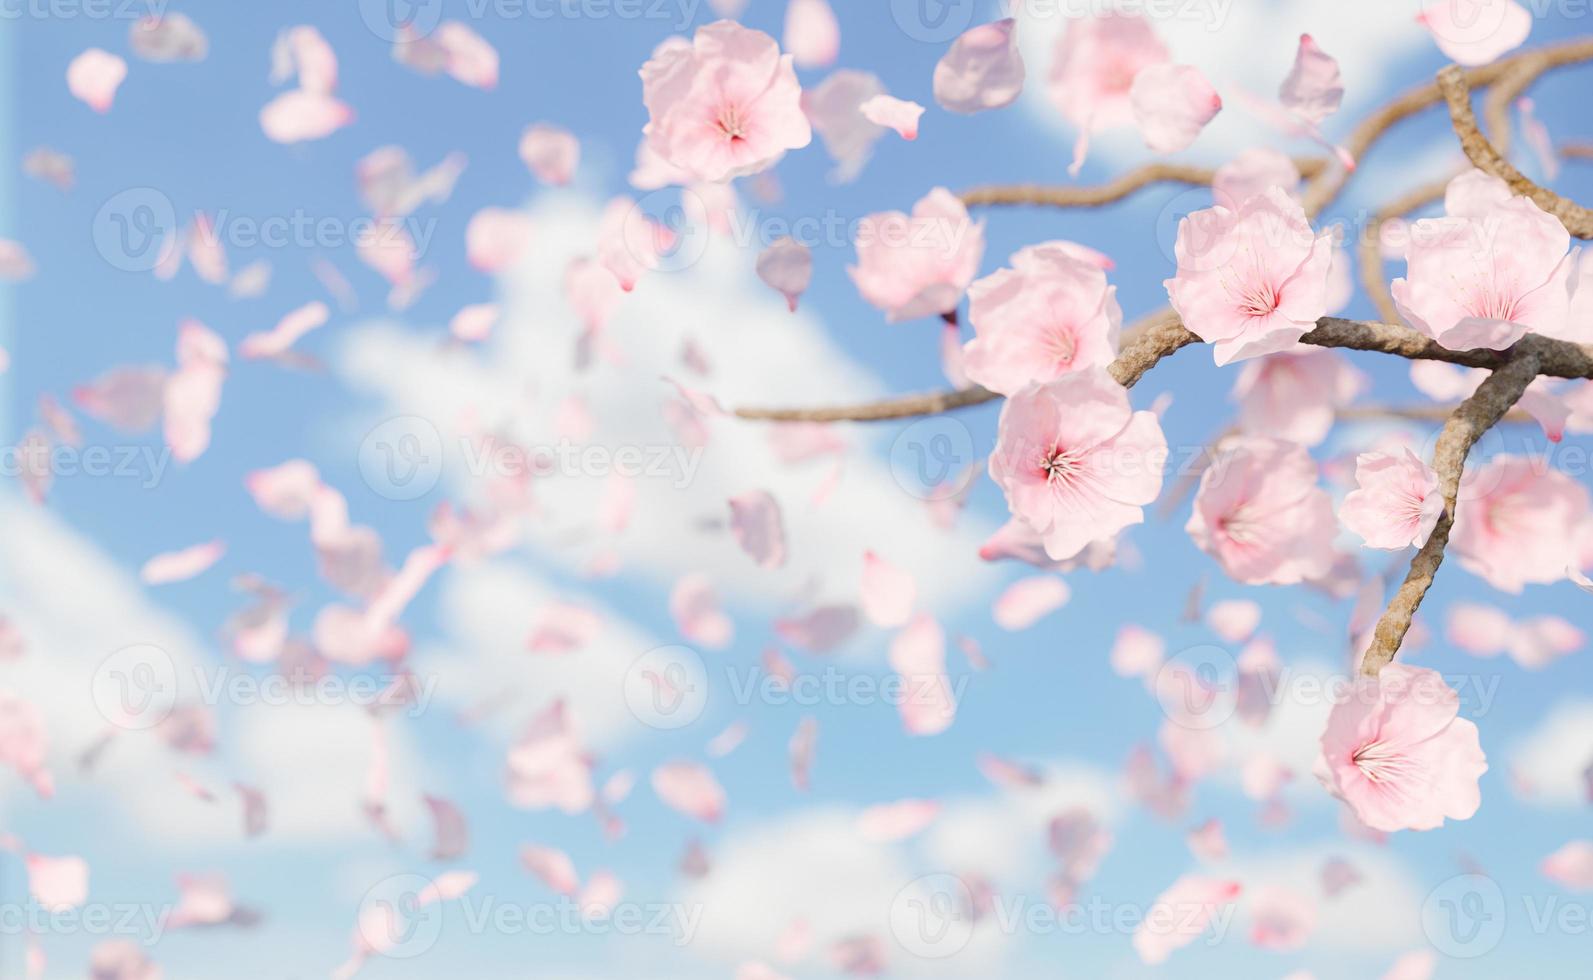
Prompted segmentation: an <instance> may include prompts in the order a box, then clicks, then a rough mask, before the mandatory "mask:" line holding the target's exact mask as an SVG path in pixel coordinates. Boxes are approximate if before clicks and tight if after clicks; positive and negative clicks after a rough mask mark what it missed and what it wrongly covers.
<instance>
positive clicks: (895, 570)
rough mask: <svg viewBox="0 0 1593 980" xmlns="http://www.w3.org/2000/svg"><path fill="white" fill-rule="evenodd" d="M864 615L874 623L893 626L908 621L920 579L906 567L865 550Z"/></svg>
mask: <svg viewBox="0 0 1593 980" xmlns="http://www.w3.org/2000/svg"><path fill="white" fill-rule="evenodd" d="M860 599H861V605H862V608H863V615H865V616H867V617H868V618H869V621H870V622H872V623H873V624H874V625H875V626H883V627H885V628H886V629H894V628H895V627H898V626H901V625H903V624H905V623H906V622H907V619H908V617H909V616H911V615H912V613H913V604H914V603H915V602H916V601H917V599H918V582H917V581H916V580H915V579H914V578H913V574H912V573H911V572H909V571H907V570H906V569H904V568H899V567H897V566H896V565H892V564H891V563H890V562H888V561H886V560H885V559H883V558H881V557H880V556H879V555H876V554H875V553H874V552H872V551H865V552H863V581H862V590H861V594H860Z"/></svg>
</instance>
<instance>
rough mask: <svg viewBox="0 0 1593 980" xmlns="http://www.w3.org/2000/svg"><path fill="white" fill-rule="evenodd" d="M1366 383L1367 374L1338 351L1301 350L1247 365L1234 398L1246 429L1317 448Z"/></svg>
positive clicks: (1289, 351)
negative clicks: (1357, 368)
mask: <svg viewBox="0 0 1593 980" xmlns="http://www.w3.org/2000/svg"><path fill="white" fill-rule="evenodd" d="M1366 384H1367V381H1366V375H1364V374H1362V373H1361V372H1360V371H1357V370H1356V369H1355V368H1354V367H1353V366H1352V365H1351V364H1350V362H1349V361H1347V360H1345V359H1344V358H1343V357H1342V356H1340V355H1339V354H1338V353H1336V352H1334V351H1330V350H1323V349H1320V348H1308V347H1302V348H1297V349H1295V350H1287V351H1284V352H1282V353H1279V354H1269V355H1267V356H1266V357H1261V358H1256V359H1254V360H1251V361H1248V362H1246V364H1245V366H1244V367H1243V368H1242V369H1241V370H1240V372H1239V380H1238V381H1236V382H1234V386H1233V397H1234V399H1235V400H1236V401H1238V402H1239V425H1240V427H1241V428H1242V429H1244V431H1246V432H1251V433H1255V434H1257V435H1261V434H1266V435H1272V436H1276V437H1278V438H1279V439H1287V440H1289V441H1290V442H1297V443H1299V444H1300V445H1302V446H1315V445H1316V444H1317V443H1320V442H1321V441H1322V440H1323V439H1326V438H1327V435H1328V432H1329V431H1330V430H1332V428H1333V423H1334V421H1335V420H1336V419H1337V417H1338V409H1340V408H1342V407H1343V406H1345V405H1348V404H1350V403H1351V402H1353V401H1355V399H1356V397H1358V396H1359V395H1360V394H1361V392H1362V391H1364V390H1365V389H1366Z"/></svg>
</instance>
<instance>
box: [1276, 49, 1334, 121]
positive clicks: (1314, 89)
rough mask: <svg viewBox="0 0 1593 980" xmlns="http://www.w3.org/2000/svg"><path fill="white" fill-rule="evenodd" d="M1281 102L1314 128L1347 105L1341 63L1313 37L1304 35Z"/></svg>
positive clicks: (1279, 98) (1281, 96) (1284, 83)
mask: <svg viewBox="0 0 1593 980" xmlns="http://www.w3.org/2000/svg"><path fill="white" fill-rule="evenodd" d="M1278 101H1280V102H1281V103H1283V107H1284V108H1285V109H1288V110H1289V111H1290V112H1293V113H1294V114H1295V115H1297V116H1299V117H1300V118H1301V119H1304V120H1305V121H1306V122H1308V123H1311V124H1312V125H1316V124H1318V123H1320V122H1322V120H1324V119H1326V118H1327V117H1328V116H1331V115H1333V113H1335V112H1338V111H1339V106H1340V105H1341V104H1343V102H1344V80H1343V79H1342V78H1340V77H1339V63H1338V62H1337V61H1335V60H1334V59H1333V57H1332V56H1331V55H1329V54H1328V53H1327V52H1326V51H1323V50H1322V48H1321V47H1320V46H1319V45H1318V44H1317V43H1316V41H1314V40H1313V39H1312V38H1311V35H1309V34H1301V35H1300V47H1299V49H1298V50H1297V51H1296V52H1295V55H1294V67H1293V68H1292V69H1290V71H1289V77H1288V78H1285V79H1284V80H1283V85H1282V87H1281V88H1279V89H1278Z"/></svg>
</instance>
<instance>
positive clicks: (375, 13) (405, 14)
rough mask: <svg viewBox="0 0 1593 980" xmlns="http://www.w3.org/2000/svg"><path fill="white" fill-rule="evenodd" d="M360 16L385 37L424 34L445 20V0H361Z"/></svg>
mask: <svg viewBox="0 0 1593 980" xmlns="http://www.w3.org/2000/svg"><path fill="white" fill-rule="evenodd" d="M359 2H360V18H361V19H362V20H364V21H365V26H366V27H368V28H370V30H371V33H372V34H375V35H376V36H377V37H379V38H381V39H382V40H384V41H397V40H399V39H400V38H402V39H405V40H413V39H415V38H422V37H425V36H427V35H428V34H430V33H431V32H432V31H435V30H436V29H437V25H438V23H440V22H441V21H442V8H443V0H359Z"/></svg>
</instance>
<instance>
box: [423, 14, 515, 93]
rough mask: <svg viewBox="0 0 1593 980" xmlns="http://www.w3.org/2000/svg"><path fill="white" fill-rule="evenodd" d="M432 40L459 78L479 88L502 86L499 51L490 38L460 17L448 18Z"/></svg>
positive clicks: (460, 80)
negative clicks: (499, 78) (472, 28)
mask: <svg viewBox="0 0 1593 980" xmlns="http://www.w3.org/2000/svg"><path fill="white" fill-rule="evenodd" d="M431 40H433V41H434V42H435V43H436V44H437V45H438V47H440V48H441V49H442V51H443V54H444V55H445V56H446V57H447V68H446V70H447V72H448V74H449V75H451V76H452V77H453V78H454V79H455V80H456V81H458V82H460V83H462V84H465V85H470V86H473V87H475V88H479V89H487V90H491V89H494V88H496V87H497V86H498V51H497V49H496V48H494V47H493V46H492V45H491V44H489V43H488V42H487V40H486V38H483V37H482V36H481V35H480V34H477V33H476V32H475V31H473V30H471V29H470V27H469V26H467V25H466V24H463V23H461V22H460V21H457V20H449V21H444V22H442V23H441V24H438V25H437V29H436V30H435V31H434V32H432V37H431Z"/></svg>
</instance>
